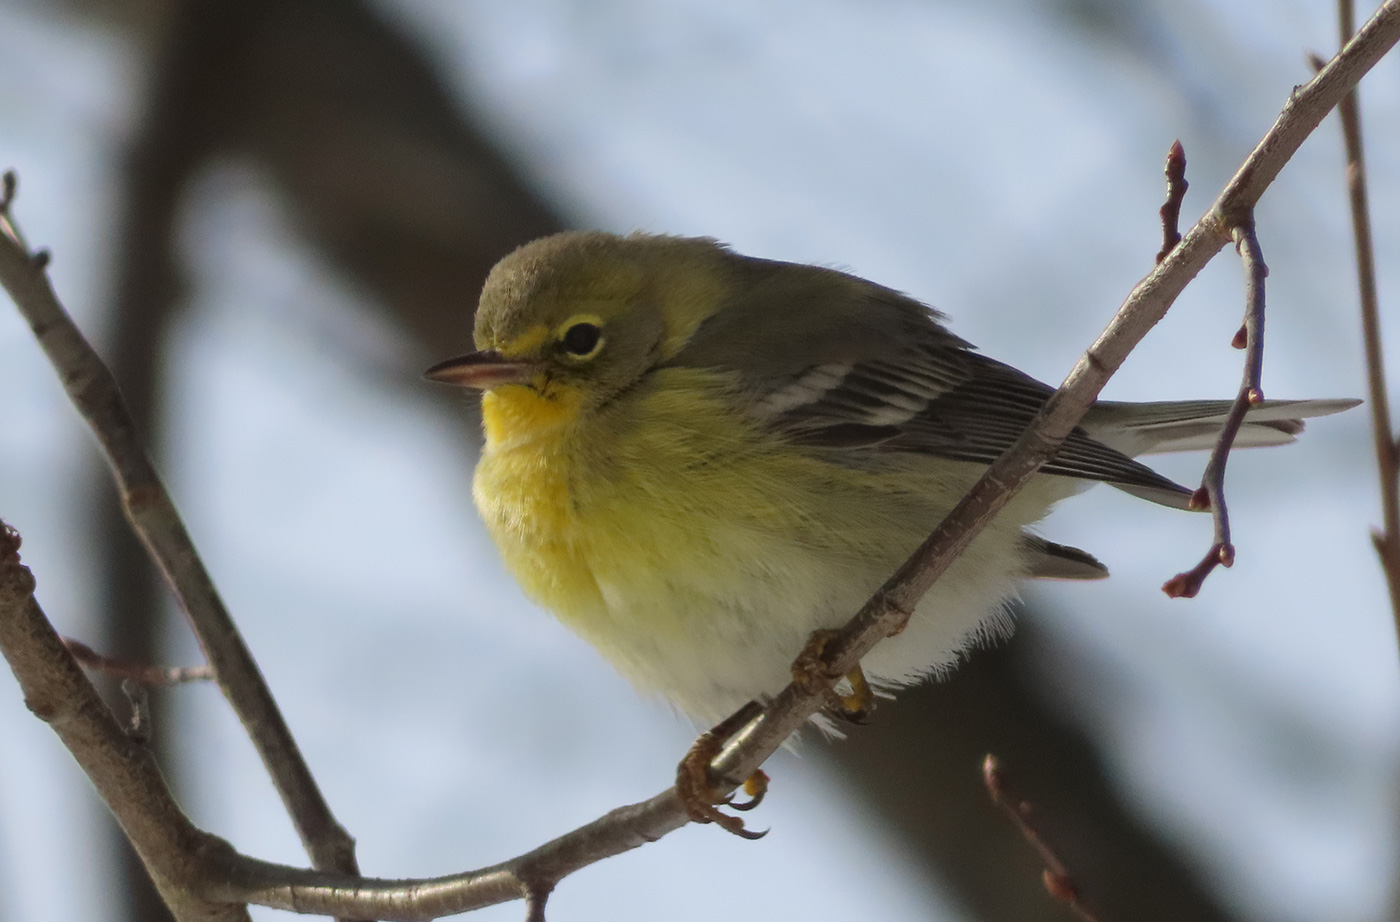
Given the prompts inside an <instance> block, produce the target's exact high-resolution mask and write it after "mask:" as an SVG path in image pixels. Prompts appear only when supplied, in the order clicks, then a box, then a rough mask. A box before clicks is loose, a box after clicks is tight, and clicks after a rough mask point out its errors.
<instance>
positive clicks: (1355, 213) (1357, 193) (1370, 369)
mask: <svg viewBox="0 0 1400 922" xmlns="http://www.w3.org/2000/svg"><path fill="white" fill-rule="evenodd" d="M1353 14H1354V10H1353V9H1352V3H1351V0H1338V3H1337V30H1338V33H1339V34H1340V40H1341V42H1342V43H1343V44H1345V43H1346V42H1347V41H1348V40H1349V39H1350V38H1351V36H1352V32H1353V31H1354V30H1355V28H1356V24H1355V16H1354V15H1353ZM1314 62H1315V63H1314V67H1316V66H1317V63H1316V59H1315V58H1314ZM1337 111H1338V114H1339V115H1340V116H1341V122H1342V139H1343V142H1344V143H1345V146H1346V155H1347V198H1348V200H1349V203H1350V205H1351V232H1352V237H1353V238H1354V239H1355V241H1356V243H1355V246H1356V282H1357V289H1358V291H1359V294H1360V301H1361V335H1362V338H1363V341H1364V344H1365V356H1366V385H1367V387H1366V391H1367V394H1366V396H1367V402H1368V403H1369V404H1370V405H1371V432H1372V434H1373V436H1374V439H1375V446H1376V469H1377V473H1378V474H1379V476H1380V487H1381V520H1382V522H1383V523H1384V524H1383V525H1382V527H1381V529H1380V530H1379V531H1376V532H1373V533H1372V535H1371V538H1372V543H1374V544H1375V547H1376V553H1377V555H1379V556H1380V559H1381V569H1382V571H1384V573H1385V581H1386V585H1387V587H1388V588H1389V590H1390V610H1391V614H1392V617H1394V619H1395V625H1396V633H1397V636H1400V447H1398V446H1397V444H1396V439H1395V433H1394V431H1393V430H1392V428H1391V424H1390V398H1389V395H1388V391H1387V389H1386V378H1385V352H1384V350H1383V348H1382V340H1381V309H1380V297H1379V295H1378V294H1377V288H1376V256H1375V249H1374V247H1373V245H1372V243H1371V206H1370V203H1369V197H1368V196H1367V193H1366V154H1365V149H1366V148H1365V144H1364V143H1363V141H1362V136H1361V95H1360V93H1359V92H1358V91H1357V90H1356V89H1355V88H1352V89H1351V90H1350V91H1349V92H1348V93H1347V94H1346V96H1344V97H1342V101H1341V104H1340V105H1339V106H1338V107H1337Z"/></svg>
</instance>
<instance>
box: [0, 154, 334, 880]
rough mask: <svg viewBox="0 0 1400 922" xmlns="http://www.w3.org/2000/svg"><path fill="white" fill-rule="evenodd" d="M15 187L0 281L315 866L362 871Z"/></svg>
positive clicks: (5, 215)
mask: <svg viewBox="0 0 1400 922" xmlns="http://www.w3.org/2000/svg"><path fill="white" fill-rule="evenodd" d="M14 182H15V181H14V179H13V176H10V178H9V179H7V180H5V185H6V187H7V188H8V189H9V190H10V191H11V194H10V195H8V196H7V197H6V199H5V204H6V207H5V208H4V209H3V210H0V283H2V284H3V285H4V287H5V289H6V290H7V291H9V293H10V297H11V298H12V299H13V300H14V302H15V305H16V306H17V307H18V308H19V310H20V313H21V314H23V315H24V318H25V320H26V321H28V323H29V326H30V328H31V329H32V330H33V331H34V335H35V337H36V338H37V339H38V340H39V344H40V346H42V347H43V349H44V352H45V353H46V354H47V355H48V357H49V361H50V362H51V363H52V364H53V366H54V370H55V371H56V372H57V373H58V376H59V379H60V380H61V381H62V382H63V387H64V389H65V390H66V391H67V393H68V396H69V399H71V400H72V401H73V404H74V406H76V407H77V409H78V412H79V413H80V414H81V415H82V417H83V418H84V419H85V420H86V421H87V423H88V425H89V426H91V427H92V430H93V433H94V434H95V435H96V436H97V439H98V441H99V442H100V443H101V445H102V449H103V451H104V453H105V454H106V457H107V461H108V463H109V464H110V466H111V468H112V474H113V477H114V478H115V479H116V483H117V491H118V493H119V494H120V495H121V500H122V507H123V509H124V510H125V511H126V515H127V518H128V519H129V520H130V522H131V527H132V529H133V530H134V531H135V532H136V534H137V535H138V536H139V537H140V538H141V541H142V543H143V544H145V546H146V550H147V551H148V552H149V553H150V555H151V559H152V560H154V561H155V562H156V564H157V566H159V567H160V570H161V573H162V575H163V576H164V577H165V581H166V583H167V584H168V585H169V586H170V589H171V591H172V592H173V593H174V595H175V599H176V601H177V602H178V603H179V604H180V606H181V608H183V609H184V611H185V613H186V614H187V615H188V616H189V619H190V624H191V625H192V626H193V628H194V632H195V635H196V636H197V637H198V638H199V643H200V646H201V647H202V648H203V650H204V655H205V657H206V658H207V659H208V660H209V665H210V666H211V667H212V668H213V670H214V673H215V675H216V676H217V677H218V682H219V687H220V688H221V689H223V692H224V695H225V697H227V698H228V700H229V703H230V704H231V705H232V706H233V709H234V712H235V713H237V714H238V717H239V719H240V720H241V721H242V723H243V726H244V728H245V730H246V731H247V732H248V735H249V737H251V738H252V740H253V744H254V745H255V746H256V747H257V750H258V753H259V754H260V755H261V756H262V759H263V764H264V765H266V766H267V770H268V773H269V774H270V775H271V776H272V781H273V784H274V785H275V786H276V787H277V790H278V793H280V794H281V795H282V802H283V803H284V804H285V805H286V807H287V811H288V813H289V814H290V815H291V817H292V822H293V824H294V825H295V826H296V828H297V832H298V833H299V834H300V835H301V839H302V842H303V843H304V844H305V846H306V849H307V852H308V853H309V854H310V855H311V860H312V862H313V863H314V864H315V865H316V866H317V867H320V868H327V869H337V870H340V871H342V872H344V873H349V874H353V873H355V872H356V867H357V866H356V863H355V840H354V839H352V838H351V837H350V834H349V833H348V832H346V831H345V829H344V827H342V826H341V825H340V824H339V823H338V822H336V819H335V817H334V816H333V815H332V814H331V810H330V806H329V805H328V804H327V803H326V799H325V797H324V796H323V795H322V794H321V791H320V788H318V787H317V785H316V779H315V778H314V777H313V776H312V774H311V770H310V769H309V768H308V767H307V765H306V761H305V760H304V759H303V758H302V755H301V751H300V750H299V749H298V748H297V744H296V740H294V739H293V738H292V734H291V730H290V729H289V728H288V727H287V722H286V720H285V719H284V718H283V717H282V712H281V710H280V709H279V708H278V707H277V702H276V701H275V700H274V699H273V697H272V692H271V691H269V689H268V687H267V684H266V683H265V682H264V681H263V678H262V673H261V672H260V671H259V670H258V666H257V663H256V662H254V660H253V656H252V653H250V652H249V650H248V647H247V645H246V644H245V643H244V642H243V637H242V635H240V634H239V632H238V628H237V627H236V626H235V625H234V623H233V619H232V618H231V617H230V616H229V613H228V609H227V608H225V607H224V603H223V600H222V599H221V598H220V597H219V593H218V591H217V590H216V589H215V588H214V582H213V580H212V579H211V577H210V576H209V572H208V571H207V570H206V569H205V568H204V563H203V561H202V560H201V559H200V557H199V553H198V552H197V551H196V550H195V547H194V542H193V541H192V540H191V539H190V536H189V532H188V531H186V529H185V525H184V522H183V521H181V519H180V515H179V513H178V512H177V511H176V510H175V504H174V502H172V501H171V499H170V494H169V493H167V492H166V489H165V486H164V484H162V483H161V480H160V476H159V475H158V474H157V473H156V470H155V467H154V466H153V465H152V464H151V461H150V458H149V457H148V456H147V455H146V451H145V448H144V447H143V446H142V445H141V442H140V439H139V437H138V435H137V433H136V430H135V426H134V425H133V424H132V420H131V415H130V413H129V412H127V409H126V406H125V404H124V402H123V401H122V396H121V391H120V389H119V388H118V387H117V382H116V380H115V379H114V378H113V377H112V373H111V372H110V371H109V370H108V369H107V367H106V366H105V365H104V364H103V363H102V360H101V359H100V358H99V357H98V355H97V353H96V352H95V351H93V348H92V346H91V345H89V344H88V342H87V340H86V339H84V338H83V335H82V333H80V332H79V331H78V328H77V327H76V326H75V325H74V324H73V320H72V318H71V317H69V315H68V312H67V311H66V310H64V308H63V305H62V304H61V303H60V302H59V300H58V297H57V295H55V294H54V291H53V287H52V286H51V285H50V284H49V279H48V276H47V275H46V274H45V272H44V268H43V267H44V263H45V262H46V260H45V261H41V260H39V259H38V257H37V255H36V254H34V253H31V252H30V251H29V249H28V247H27V246H26V244H25V243H24V238H23V237H22V236H21V235H20V233H19V230H18V228H17V227H16V226H15V222H14V219H13V217H12V215H11V208H12V206H13V203H14V202H13V199H14V196H13V187H14Z"/></svg>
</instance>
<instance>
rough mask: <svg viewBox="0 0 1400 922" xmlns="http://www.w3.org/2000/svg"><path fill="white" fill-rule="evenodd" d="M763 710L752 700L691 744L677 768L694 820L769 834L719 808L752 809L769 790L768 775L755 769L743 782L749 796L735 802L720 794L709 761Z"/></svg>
mask: <svg viewBox="0 0 1400 922" xmlns="http://www.w3.org/2000/svg"><path fill="white" fill-rule="evenodd" d="M762 710H763V705H761V704H759V703H758V702H757V701H750V702H749V703H748V704H746V705H744V706H743V707H741V708H739V710H737V711H735V712H734V713H733V714H730V715H729V716H728V717H726V718H725V719H724V720H722V721H720V722H719V723H717V724H715V726H714V727H712V728H711V729H710V730H708V731H706V732H705V733H702V734H700V738H699V739H697V740H696V741H695V744H694V745H693V746H691V747H690V751H689V752H687V753H686V754H685V758H684V759H681V764H680V765H679V766H677V768H676V795H677V796H678V797H679V798H680V800H681V805H682V806H684V807H685V812H686V813H688V814H689V815H690V818H691V819H693V820H694V821H695V822H697V823H716V824H718V825H719V826H720V827H721V828H722V829H724V830H726V831H727V832H732V833H733V834H734V835H736V836H740V837H742V838H745V839H761V838H763V837H764V836H766V835H768V831H767V830H766V829H765V830H764V831H763V832H754V831H753V830H751V829H747V828H745V827H744V821H743V820H742V819H740V818H739V817H737V816H730V815H729V814H727V813H722V812H721V811H720V809H719V808H720V807H721V806H726V805H729V806H732V807H733V808H734V809H735V810H752V809H753V808H754V807H757V806H758V805H759V804H760V803H761V802H762V801H763V795H764V794H766V793H767V792H768V776H767V775H766V774H764V773H763V772H762V771H756V772H754V773H753V774H752V775H750V776H749V777H748V779H747V780H746V781H745V782H744V792H745V793H747V794H748V795H749V798H750V799H749V800H746V801H743V802H742V803H737V804H736V803H734V796H733V795H732V794H731V795H729V796H727V797H726V796H724V795H723V794H720V792H719V791H718V790H717V789H716V787H715V784H714V781H713V780H712V779H711V778H710V763H711V762H713V761H714V759H715V756H717V755H719V754H720V751H721V750H723V749H724V746H725V744H726V743H728V742H729V740H730V739H731V738H732V737H733V736H734V734H735V733H738V732H739V731H740V730H742V729H743V728H744V727H745V726H746V725H747V724H748V723H749V721H751V720H753V719H754V718H755V717H757V716H758V714H759V712H761V711H762ZM731 783H732V782H731Z"/></svg>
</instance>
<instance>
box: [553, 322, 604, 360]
mask: <svg viewBox="0 0 1400 922" xmlns="http://www.w3.org/2000/svg"><path fill="white" fill-rule="evenodd" d="M602 338H603V331H602V330H600V329H598V327H597V325H596V324H592V323H576V324H574V325H573V326H571V327H569V328H568V329H567V330H565V331H564V339H563V340H562V342H563V344H564V351H565V352H569V353H572V354H574V355H588V354H589V353H590V352H592V351H593V350H594V349H596V348H598V340H600V339H602Z"/></svg>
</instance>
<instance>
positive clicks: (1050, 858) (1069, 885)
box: [982, 753, 1098, 922]
mask: <svg viewBox="0 0 1400 922" xmlns="http://www.w3.org/2000/svg"><path fill="white" fill-rule="evenodd" d="M982 783H983V784H985V785H986V787H987V793H988V794H989V795H991V798H992V803H994V804H996V805H997V806H999V807H1001V808H1002V809H1003V810H1005V811H1006V815H1007V816H1009V817H1010V818H1011V822H1012V823H1013V824H1014V825H1015V826H1016V828H1017V830H1019V831H1020V833H1021V837H1022V838H1023V839H1025V840H1026V841H1027V842H1028V843H1030V845H1031V847H1032V848H1034V849H1035V850H1036V852H1037V853H1038V854H1039V855H1040V860H1041V862H1042V863H1044V865H1045V870H1044V871H1043V872H1041V880H1042V881H1044V883H1045V889H1046V891H1047V892H1048V893H1049V894H1050V895H1051V896H1053V897H1054V898H1055V899H1057V900H1059V901H1060V902H1062V903H1064V904H1065V905H1067V906H1068V907H1069V908H1070V909H1072V910H1074V914H1075V915H1077V916H1079V918H1081V919H1083V920H1084V922H1098V917H1097V916H1095V915H1094V914H1093V913H1092V912H1090V911H1089V908H1088V907H1087V906H1085V905H1084V903H1083V901H1082V900H1081V899H1080V895H1079V888H1078V887H1077V886H1076V885H1075V883H1074V878H1073V877H1071V876H1070V873H1069V869H1068V868H1066V867H1065V863H1064V862H1063V861H1061V860H1060V856H1059V855H1057V854H1056V853H1055V850H1054V849H1053V848H1051V847H1050V845H1049V843H1048V842H1046V841H1045V837H1044V836H1042V835H1041V834H1040V831H1039V830H1038V829H1036V828H1035V825H1034V824H1033V823H1032V822H1031V815H1032V812H1033V811H1032V808H1031V805H1030V803H1029V802H1028V801H1024V800H1022V799H1021V798H1019V797H1017V796H1016V795H1015V794H1014V793H1012V792H1011V791H1009V790H1008V789H1007V786H1006V776H1005V775H1004V774H1003V772H1002V770H1001V763H1000V762H998V761H997V757H996V756H994V755H991V754H990V753H988V755H987V757H986V758H985V759H984V760H983V761H982Z"/></svg>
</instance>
